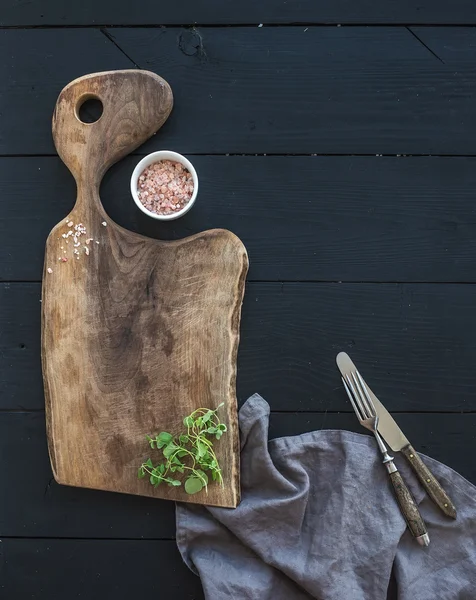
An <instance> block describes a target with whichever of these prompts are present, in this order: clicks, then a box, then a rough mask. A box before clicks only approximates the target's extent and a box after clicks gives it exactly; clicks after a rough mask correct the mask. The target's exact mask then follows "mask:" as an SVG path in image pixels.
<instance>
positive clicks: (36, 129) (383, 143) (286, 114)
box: [0, 26, 476, 155]
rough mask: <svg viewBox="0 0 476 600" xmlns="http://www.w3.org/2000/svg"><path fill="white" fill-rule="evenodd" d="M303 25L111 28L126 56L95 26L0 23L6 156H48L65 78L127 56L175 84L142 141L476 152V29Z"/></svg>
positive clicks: (200, 147) (192, 146)
mask: <svg viewBox="0 0 476 600" xmlns="http://www.w3.org/2000/svg"><path fill="white" fill-rule="evenodd" d="M305 30H306V27H304V26H299V27H262V28H258V27H244V28H233V27H231V28H230V27H211V28H210V27H208V28H206V27H203V28H198V29H183V28H173V27H172V28H159V29H157V28H152V29H149V28H132V29H130V28H117V29H112V30H109V32H108V33H109V35H110V36H112V37H113V38H114V41H115V43H116V44H118V45H119V46H120V48H121V49H122V50H123V51H124V52H125V53H126V54H127V55H128V56H129V57H130V58H131V60H129V59H128V58H127V57H126V56H125V55H124V54H123V53H122V52H120V50H119V49H118V48H117V47H116V46H115V45H114V43H113V42H112V41H111V40H109V39H108V38H106V36H105V35H103V34H102V33H101V32H100V31H99V30H95V29H67V30H66V29H35V30H16V29H9V30H4V31H0V34H1V35H0V52H1V54H2V56H6V57H8V60H4V61H2V63H1V65H0V77H1V80H2V82H3V94H2V98H1V100H0V112H1V113H2V127H1V134H0V154H41V153H52V152H53V146H52V142H51V130H50V119H51V113H52V110H53V106H54V102H55V100H56V97H57V94H58V92H59V91H60V89H61V88H62V87H63V85H65V84H66V83H68V82H69V81H70V80H71V79H73V78H74V77H76V76H78V75H82V74H84V73H86V72H91V71H98V70H103V69H107V68H112V69H117V68H127V67H132V66H133V65H134V63H136V64H138V65H139V66H140V67H142V68H145V69H151V70H154V71H156V72H158V73H159V74H160V75H162V76H163V77H165V78H166V79H167V80H168V81H169V83H170V84H171V86H172V89H173V90H174V95H175V108H174V111H173V113H172V115H171V117H170V119H169V121H168V122H167V123H166V125H165V126H164V127H163V129H161V131H160V134H159V135H158V136H156V137H154V138H153V139H152V140H151V141H149V142H148V143H147V144H146V146H144V147H143V151H144V152H145V151H150V150H155V149H158V148H164V147H170V148H173V149H176V150H178V151H181V152H185V153H187V152H188V153H252V154H254V153H279V154H292V153H305V154H311V153H320V154H336V153H337V154H362V153H363V154H373V155H375V154H458V155H461V154H473V155H474V154H476V141H475V138H474V136H473V135H472V131H473V130H474V127H475V126H476V102H474V94H475V89H476V72H475V70H474V68H473V62H474V55H475V50H474V48H475V47H476V30H475V29H473V28H451V27H450V28H447V27H444V28H419V29H415V33H416V34H417V35H418V36H419V37H420V38H421V40H422V41H419V40H418V39H417V38H416V37H415V35H414V34H413V33H412V32H411V31H410V30H408V29H407V28H405V27H390V28H389V27H312V26H310V27H308V28H307V31H305ZM425 40H428V44H429V47H430V49H431V46H434V47H435V48H436V50H434V51H430V50H429V49H428V48H427V47H426V46H425V45H424V44H426V41H425ZM422 42H423V43H422ZM433 52H435V53H436V54H437V56H435V55H434V53H433ZM438 52H440V54H441V56H440V57H439V58H438V56H439V54H438Z"/></svg>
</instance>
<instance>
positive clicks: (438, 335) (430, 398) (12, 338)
mask: <svg viewBox="0 0 476 600" xmlns="http://www.w3.org/2000/svg"><path fill="white" fill-rule="evenodd" d="M475 305H476V286H475V285H472V284H467V285H449V284H448V285H438V284H326V283H324V284H319V283H306V284H304V283H285V284H280V283H249V284H248V285H247V289H246V294H245V303H244V308H243V319H242V327H241V336H242V337H241V344H240V351H239V361H238V394H239V398H240V400H241V401H244V400H245V399H246V398H247V397H248V396H249V395H251V394H252V393H254V392H260V393H261V394H263V395H264V396H265V397H266V399H267V400H268V401H269V403H270V404H271V406H272V408H273V410H286V411H309V410H311V411H325V410H331V411H338V410H350V408H349V404H348V400H347V397H346V395H345V393H344V391H343V389H342V386H341V382H340V378H339V375H338V372H337V368H336V365H335V356H336V355H337V353H338V352H340V351H341V350H344V351H347V352H349V354H350V355H351V356H352V358H353V359H354V361H355V363H356V364H357V366H358V367H359V368H360V369H361V371H362V373H363V374H364V376H365V378H366V380H367V382H368V383H369V385H370V386H371V387H372V388H373V390H374V392H375V393H376V394H377V395H378V396H379V397H380V398H381V400H382V401H383V402H384V403H385V405H386V406H387V408H388V409H389V410H392V411H395V410H397V411H423V412H427V411H435V410H437V411H450V412H461V411H474V410H476V399H475V395H474V389H475V388H476V371H475V370H474V368H473V365H474V359H475V356H476V339H475V336H474V331H475V329H476V313H475V311H474V306H475ZM0 324H1V325H2V336H1V337H0V373H1V374H2V375H1V378H0V408H3V409H16V410H18V409H22V410H25V409H39V408H40V409H41V408H42V407H43V391H42V386H41V369H40V356H39V342H40V285H39V284H20V283H17V284H9V283H7V284H3V285H1V286H0Z"/></svg>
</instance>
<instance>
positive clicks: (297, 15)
mask: <svg viewBox="0 0 476 600" xmlns="http://www.w3.org/2000/svg"><path fill="white" fill-rule="evenodd" d="M5 4H6V6H4V7H2V14H1V17H0V26H16V27H19V26H38V25H39V26H43V27H44V26H47V25H59V26H64V25H95V26H97V25H101V24H109V25H156V24H160V25H170V24H175V25H183V24H187V23H188V24H193V23H207V24H219V25H233V24H236V23H241V24H250V25H255V26H256V25H258V24H259V23H280V24H284V23H335V24H337V23H339V24H348V23H349V24H355V23H390V24H395V23H423V24H438V23H441V24H450V23H455V24H464V25H471V24H475V23H476V9H475V6H474V3H472V2H470V1H468V0H455V1H454V2H452V3H448V2H443V1H441V0H439V1H436V2H435V1H431V0H420V2H418V4H416V3H415V2H413V1H412V0H402V1H401V2H398V3H397V2H385V3H381V4H379V3H375V2H372V1H370V0H300V1H299V2H296V1H295V0H294V1H293V0H292V1H287V2H286V1H283V0H262V1H261V2H260V3H259V4H258V3H256V2H254V1H253V0H243V1H242V2H233V1H232V0H195V1H191V0H182V1H181V2H170V3H160V4H157V2H154V1H153V0H143V2H141V4H140V9H139V10H138V7H137V6H136V5H134V4H130V3H126V2H119V3H114V2H112V0H102V1H101V2H100V3H98V2H94V0H84V1H83V2H78V3H77V4H74V5H72V6H68V8H67V9H66V6H65V5H64V4H63V3H61V2H58V0H47V1H44V0H43V1H40V0H32V1H31V2H28V4H19V3H18V2H15V1H14V0H8V1H7V2H6V3H5Z"/></svg>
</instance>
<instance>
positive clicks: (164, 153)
mask: <svg viewBox="0 0 476 600" xmlns="http://www.w3.org/2000/svg"><path fill="white" fill-rule="evenodd" d="M160 160H173V161H176V162H179V163H181V164H182V165H183V166H184V167H186V168H187V169H188V170H189V171H190V173H191V174H192V179H193V193H192V197H191V198H190V201H189V202H188V204H187V205H186V206H184V207H183V208H182V210H179V211H177V212H174V213H171V214H170V215H158V214H157V213H155V212H152V211H150V210H148V209H147V208H146V207H145V206H144V205H143V204H142V202H141V201H140V200H139V196H138V194H137V184H138V182H139V177H140V174H141V173H142V171H143V170H144V169H146V168H147V167H148V166H150V165H151V164H153V163H156V162H159V161H160ZM197 193H198V177H197V172H196V171H195V168H194V166H193V165H192V163H191V162H190V161H189V160H188V159H187V158H185V156H182V155H181V154H178V153H177V152H172V151H171V150H159V151H158V152H152V154H148V155H147V156H144V158H143V159H142V160H141V161H140V162H139V163H137V166H136V168H135V169H134V171H133V172H132V177H131V194H132V197H133V198H134V202H135V203H136V204H137V206H138V207H139V208H140V209H141V211H142V212H143V213H145V214H146V215H148V216H149V217H152V218H153V219H158V220H159V221H173V220H174V219H178V218H179V217H182V216H183V215H184V214H185V213H188V211H189V210H190V209H191V208H192V206H193V205H194V203H195V199H196V197H197Z"/></svg>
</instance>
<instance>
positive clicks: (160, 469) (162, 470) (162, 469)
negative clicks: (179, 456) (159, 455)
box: [157, 464, 165, 475]
mask: <svg viewBox="0 0 476 600" xmlns="http://www.w3.org/2000/svg"><path fill="white" fill-rule="evenodd" d="M157 469H158V470H159V473H160V474H161V475H163V474H164V473H165V465H164V464H160V465H159V466H158V467H157Z"/></svg>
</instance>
